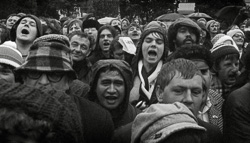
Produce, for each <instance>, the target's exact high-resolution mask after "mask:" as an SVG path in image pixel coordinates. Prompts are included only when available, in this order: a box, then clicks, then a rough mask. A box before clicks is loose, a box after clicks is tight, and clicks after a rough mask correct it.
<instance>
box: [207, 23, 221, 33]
mask: <svg viewBox="0 0 250 143" xmlns="http://www.w3.org/2000/svg"><path fill="white" fill-rule="evenodd" d="M218 28H219V25H218V23H217V22H214V23H212V24H210V26H209V31H210V32H211V33H213V34H217V33H218V30H219V29H218Z"/></svg>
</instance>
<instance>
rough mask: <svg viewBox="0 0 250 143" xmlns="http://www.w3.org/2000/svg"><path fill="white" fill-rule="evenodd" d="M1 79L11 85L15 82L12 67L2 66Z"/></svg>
mask: <svg viewBox="0 0 250 143" xmlns="http://www.w3.org/2000/svg"><path fill="white" fill-rule="evenodd" d="M0 79H1V80H4V81H6V82H9V83H14V82H15V76H14V72H13V70H12V69H11V68H10V66H7V65H4V64H0Z"/></svg>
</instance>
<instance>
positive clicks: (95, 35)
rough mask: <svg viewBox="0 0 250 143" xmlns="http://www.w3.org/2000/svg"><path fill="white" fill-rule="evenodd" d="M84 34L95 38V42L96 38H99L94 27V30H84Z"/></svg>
mask: <svg viewBox="0 0 250 143" xmlns="http://www.w3.org/2000/svg"><path fill="white" fill-rule="evenodd" d="M84 32H85V33H87V34H88V35H90V36H92V37H94V39H95V41H96V38H97V33H98V31H97V29H96V28H94V27H92V28H84Z"/></svg>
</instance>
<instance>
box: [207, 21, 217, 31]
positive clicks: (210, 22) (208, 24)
mask: <svg viewBox="0 0 250 143" xmlns="http://www.w3.org/2000/svg"><path fill="white" fill-rule="evenodd" d="M215 22H216V21H215V20H209V21H208V22H207V24H206V28H207V30H209V26H210V25H211V24H213V23H215Z"/></svg>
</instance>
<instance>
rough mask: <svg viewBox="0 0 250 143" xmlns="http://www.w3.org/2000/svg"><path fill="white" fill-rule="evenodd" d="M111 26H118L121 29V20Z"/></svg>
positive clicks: (115, 21) (113, 22)
mask: <svg viewBox="0 0 250 143" xmlns="http://www.w3.org/2000/svg"><path fill="white" fill-rule="evenodd" d="M110 25H111V26H118V27H119V28H120V29H121V21H120V20H113V21H112V23H111V24H110Z"/></svg>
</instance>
